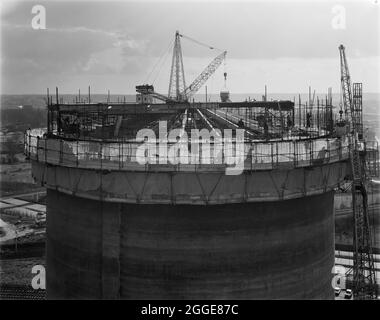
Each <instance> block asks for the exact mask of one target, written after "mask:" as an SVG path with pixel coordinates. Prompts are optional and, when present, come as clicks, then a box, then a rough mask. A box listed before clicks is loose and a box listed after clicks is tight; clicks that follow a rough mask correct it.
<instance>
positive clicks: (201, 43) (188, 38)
mask: <svg viewBox="0 0 380 320" xmlns="http://www.w3.org/2000/svg"><path fill="white" fill-rule="evenodd" d="M179 35H180V37H182V38H185V39H187V40H190V41H193V42H194V43H197V44H199V45H200V46H204V47H206V48H209V49H211V50H214V49H216V50H218V51H220V52H223V50H221V49H219V48H216V47H213V46H210V45H208V44H205V43H203V42H200V41H198V40H195V39H193V38H190V37H188V36H185V35H183V34H179Z"/></svg>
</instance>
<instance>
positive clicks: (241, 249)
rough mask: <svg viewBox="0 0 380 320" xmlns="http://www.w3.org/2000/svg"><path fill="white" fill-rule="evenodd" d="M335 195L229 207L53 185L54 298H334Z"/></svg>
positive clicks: (50, 260) (50, 286) (50, 261)
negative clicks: (117, 199)
mask: <svg viewBox="0 0 380 320" xmlns="http://www.w3.org/2000/svg"><path fill="white" fill-rule="evenodd" d="M333 202H334V198H333V192H331V191H330V192H326V193H323V194H320V195H314V196H307V197H303V198H298V199H290V200H283V201H268V202H254V203H236V204H224V205H208V206H206V205H184V204H182V205H171V204H168V205H165V204H154V205H151V204H128V203H105V202H101V201H96V200H90V199H84V198H79V197H75V196H72V195H67V194H64V193H61V192H58V191H55V190H52V189H48V197H47V207H48V215H47V230H48V235H47V236H48V241H47V243H48V245H47V294H48V297H49V298H80V299H86V298H122V299H328V298H333V290H332V288H331V276H332V275H331V269H332V267H333V265H334V216H333Z"/></svg>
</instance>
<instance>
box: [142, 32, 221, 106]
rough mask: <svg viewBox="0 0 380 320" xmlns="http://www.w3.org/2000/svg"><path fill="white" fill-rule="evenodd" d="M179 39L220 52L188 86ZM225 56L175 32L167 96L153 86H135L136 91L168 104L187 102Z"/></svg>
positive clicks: (210, 47)
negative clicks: (156, 90)
mask: <svg viewBox="0 0 380 320" xmlns="http://www.w3.org/2000/svg"><path fill="white" fill-rule="evenodd" d="M181 37H183V38H186V39H188V40H190V41H193V42H195V43H197V44H199V45H202V46H205V47H208V48H209V49H211V50H214V49H215V50H217V51H220V53H219V54H218V56H216V57H215V58H214V59H213V60H212V61H211V62H210V63H209V65H208V66H207V67H206V68H205V69H204V70H203V71H202V73H201V74H200V75H199V76H198V77H196V78H195V80H194V81H193V82H192V83H191V84H190V85H189V86H186V80H185V71H184V67H183V59H182V48H181V40H180V38H181ZM226 55H227V51H223V50H220V49H217V48H215V47H212V46H209V45H206V44H204V43H201V42H199V41H197V40H194V39H192V38H190V37H187V36H185V35H183V34H180V33H179V31H176V33H175V40H174V47H173V57H172V66H171V71H170V81H169V91H168V95H167V96H165V95H163V94H160V93H158V92H155V91H154V87H153V85H147V84H145V85H140V86H136V91H137V92H138V93H141V94H149V95H151V96H153V97H154V98H156V99H159V100H162V101H165V102H169V103H173V102H188V101H189V100H190V99H191V98H192V97H193V96H194V94H196V93H197V92H198V90H199V89H200V88H201V87H202V86H203V85H204V84H205V83H206V81H207V80H208V79H209V78H210V77H211V76H212V75H213V74H214V73H215V71H216V70H217V69H218V68H219V66H220V65H221V64H222V62H223V61H224V60H225V59H226Z"/></svg>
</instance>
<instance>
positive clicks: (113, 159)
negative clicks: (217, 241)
mask: <svg viewBox="0 0 380 320" xmlns="http://www.w3.org/2000/svg"><path fill="white" fill-rule="evenodd" d="M198 142H199V141H193V142H189V141H186V142H180V141H179V142H176V143H175V142H170V143H164V142H163V141H157V142H156V141H153V142H152V141H145V142H137V141H120V142H108V141H99V140H98V141H91V140H68V139H62V138H59V139H58V138H55V137H52V138H49V137H47V136H46V135H45V134H44V133H43V132H42V131H37V130H30V131H27V132H26V133H25V155H26V156H27V157H29V158H30V159H31V160H35V161H38V162H43V163H48V164H52V165H59V166H67V167H78V168H87V169H103V170H136V171H149V170H174V171H197V170H200V171H218V170H221V169H223V170H224V169H225V168H226V167H229V166H237V165H238V164H242V163H244V169H245V170H270V169H278V168H298V167H307V166H316V165H323V164H327V163H332V162H338V161H342V160H346V159H348V158H349V143H348V139H344V138H343V139H339V138H320V139H297V140H283V141H281V140H279V141H250V142H241V143H239V142H237V141H222V142H209V143H205V142H204V141H203V142H199V143H198Z"/></svg>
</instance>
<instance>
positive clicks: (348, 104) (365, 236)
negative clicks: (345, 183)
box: [339, 45, 377, 299]
mask: <svg viewBox="0 0 380 320" xmlns="http://www.w3.org/2000/svg"><path fill="white" fill-rule="evenodd" d="M339 53H340V67H341V86H342V94H343V103H344V111H345V115H346V119H348V121H349V124H350V125H351V130H352V139H351V143H350V161H351V167H352V207H353V227H354V230H353V292H354V297H355V299H376V298H377V284H376V275H375V267H374V258H373V254H372V244H371V230H370V226H369V215H368V196H367V190H366V172H365V149H364V148H363V145H364V144H363V141H362V139H363V134H362V133H363V129H362V128H363V126H362V123H363V122H362V105H361V101H362V86H361V84H359V83H357V84H354V102H353V98H352V93H351V79H350V73H349V70H348V64H347V60H346V54H345V48H344V46H343V45H340V46H339Z"/></svg>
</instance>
